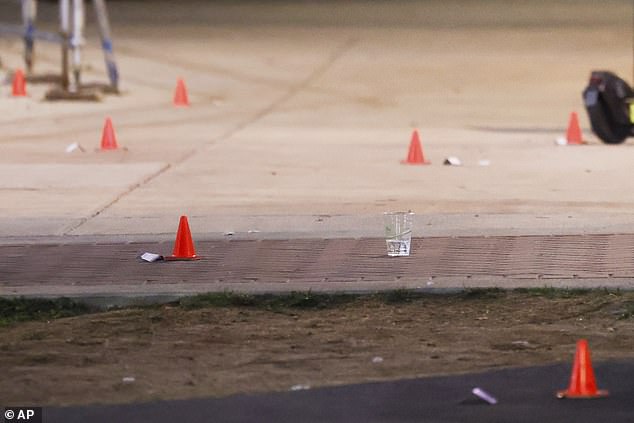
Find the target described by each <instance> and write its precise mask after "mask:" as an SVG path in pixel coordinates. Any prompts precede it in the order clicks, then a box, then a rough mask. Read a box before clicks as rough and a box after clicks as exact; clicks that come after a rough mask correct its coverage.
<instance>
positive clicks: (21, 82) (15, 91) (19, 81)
mask: <svg viewBox="0 0 634 423" xmlns="http://www.w3.org/2000/svg"><path fill="white" fill-rule="evenodd" d="M11 92H12V95H13V97H24V96H26V80H25V79H24V72H22V69H18V70H16V71H15V75H13V84H12V91H11Z"/></svg>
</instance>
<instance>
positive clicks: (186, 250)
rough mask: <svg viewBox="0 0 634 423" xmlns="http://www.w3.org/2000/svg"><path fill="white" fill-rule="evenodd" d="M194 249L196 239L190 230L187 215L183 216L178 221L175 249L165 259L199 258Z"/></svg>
mask: <svg viewBox="0 0 634 423" xmlns="http://www.w3.org/2000/svg"><path fill="white" fill-rule="evenodd" d="M199 259H200V257H198V256H197V255H196V250H195V249H194V241H192V234H191V232H190V231H189V223H188V222H187V216H181V218H180V221H179V222H178V231H177V232H176V241H174V251H173V252H172V255H171V256H167V257H165V260H199Z"/></svg>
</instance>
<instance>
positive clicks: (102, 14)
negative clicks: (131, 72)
mask: <svg viewBox="0 0 634 423" xmlns="http://www.w3.org/2000/svg"><path fill="white" fill-rule="evenodd" d="M93 6H94V8H95V14H96V15H97V23H98V24H99V35H100V37H101V48H102V50H103V55H104V60H105V62H106V70H107V71H108V78H109V79H110V87H111V88H112V90H113V91H114V92H117V91H118V90H119V71H118V70H117V62H116V61H115V58H114V51H113V48H112V37H111V35H110V22H109V19H108V11H107V9H106V3H105V2H104V0H93Z"/></svg>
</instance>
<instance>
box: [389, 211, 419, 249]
mask: <svg viewBox="0 0 634 423" xmlns="http://www.w3.org/2000/svg"><path fill="white" fill-rule="evenodd" d="M413 218H414V213H413V212H411V211H406V212H385V213H383V222H384V225H385V243H386V244H387V255H388V256H390V257H399V256H409V251H410V245H411V244H412V221H413V220H414V219H413Z"/></svg>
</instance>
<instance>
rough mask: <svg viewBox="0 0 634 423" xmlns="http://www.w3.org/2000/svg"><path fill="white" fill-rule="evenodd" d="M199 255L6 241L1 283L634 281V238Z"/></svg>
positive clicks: (0, 253) (311, 246)
mask: <svg viewBox="0 0 634 423" xmlns="http://www.w3.org/2000/svg"><path fill="white" fill-rule="evenodd" d="M196 248H197V252H198V254H199V255H201V256H203V257H204V259H203V260H201V261H197V262H169V263H144V262H140V261H139V260H138V259H137V258H136V257H137V255H138V254H139V253H141V252H143V251H155V252H161V253H164V254H166V253H169V252H170V251H171V244H169V243H158V244H156V243H155V244H151V243H148V244H88V245H86V244H62V245H20V246H1V247H0V278H1V279H0V287H11V286H26V285H31V286H37V285H42V286H44V285H47V284H50V285H101V284H129V285H148V284H149V285H152V284H179V283H189V284H191V283H194V284H195V283H205V284H209V283H218V282H222V283H236V284H240V283H258V282H267V283H271V282H279V283H285V282H309V283H310V282H319V283H323V282H330V281H332V282H354V281H385V282H389V281H394V280H399V279H401V278H421V280H424V279H427V278H429V277H452V276H455V277H471V276H473V277H481V276H496V277H504V278H509V279H539V278H543V279H549V278H577V279H584V278H586V279H590V278H592V279H597V278H599V279H601V278H634V235H629V234H619V235H561V236H516V237H510V236H502V237H438V238H417V239H414V240H413V241H412V254H411V256H410V257H404V258H390V257H387V256H386V254H385V242H384V241H383V240H382V239H296V240H235V241H230V240H217V241H202V242H197V243H196Z"/></svg>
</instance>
